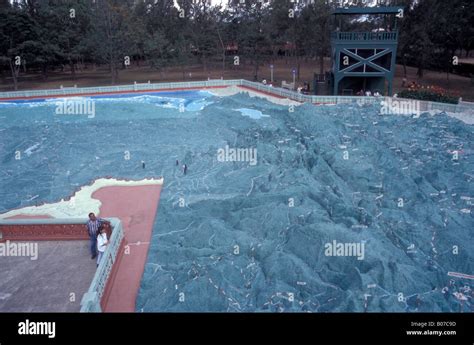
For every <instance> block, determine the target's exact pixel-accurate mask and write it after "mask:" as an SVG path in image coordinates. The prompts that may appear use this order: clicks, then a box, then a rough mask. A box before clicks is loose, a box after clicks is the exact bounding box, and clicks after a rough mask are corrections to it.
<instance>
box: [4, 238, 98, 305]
mask: <svg viewBox="0 0 474 345" xmlns="http://www.w3.org/2000/svg"><path fill="white" fill-rule="evenodd" d="M16 243H18V242H16ZM23 243H25V242H23ZM35 244H37V250H38V251H37V258H36V260H32V259H33V257H27V256H2V257H0V276H1V277H2V278H1V279H0V311H1V312H78V311H79V310H80V308H81V306H80V303H81V298H82V295H83V294H84V293H85V292H86V291H87V289H88V288H89V285H90V283H91V281H92V278H93V277H94V274H95V271H96V263H95V260H91V257H90V251H89V242H88V241H80V240H79V241H38V242H35Z"/></svg>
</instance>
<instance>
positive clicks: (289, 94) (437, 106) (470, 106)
mask: <svg viewBox="0 0 474 345" xmlns="http://www.w3.org/2000/svg"><path fill="white" fill-rule="evenodd" d="M219 86H244V87H248V88H251V89H254V90H257V91H263V92H266V93H269V94H272V95H276V96H279V97H284V98H288V99H291V100H294V101H298V102H310V103H313V104H343V103H358V104H375V103H378V102H380V101H381V100H382V99H385V100H388V99H390V98H391V97H365V96H312V95H305V94H301V93H298V92H295V91H292V90H287V89H283V88H279V87H273V86H269V85H264V84H262V83H257V82H252V81H248V80H244V79H236V80H222V79H216V80H205V81H190V82H172V83H143V84H133V85H120V86H100V87H85V88H62V89H52V90H32V91H14V92H0V98H3V99H6V100H8V99H12V100H13V99H16V98H22V97H38V98H41V97H51V96H57V97H65V96H68V95H75V96H76V95H82V94H100V93H110V92H117V93H119V92H129V91H144V92H145V91H150V90H165V89H183V88H205V87H219ZM392 100H395V98H392ZM396 100H404V101H414V100H413V99H411V100H408V99H401V98H396ZM417 102H418V104H419V105H420V110H421V111H429V110H440V111H447V112H453V113H468V114H474V103H469V102H460V103H459V104H447V103H438V102H429V101H419V100H417Z"/></svg>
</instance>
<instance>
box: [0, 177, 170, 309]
mask: <svg viewBox="0 0 474 345" xmlns="http://www.w3.org/2000/svg"><path fill="white" fill-rule="evenodd" d="M144 181H145V182H144V183H143V184H140V181H131V182H130V183H129V182H128V181H120V183H121V185H106V186H103V185H100V184H99V185H98V187H97V188H94V184H93V185H91V186H86V187H85V188H86V189H87V188H88V193H89V194H88V197H86V198H84V193H83V195H82V196H81V197H80V198H79V199H81V201H80V204H81V205H86V206H87V205H89V206H90V209H89V208H88V210H90V211H93V212H95V213H96V215H98V216H99V217H101V218H115V219H119V220H120V223H121V228H122V229H123V240H121V242H120V247H119V250H118V252H117V256H116V258H115V260H114V264H113V266H112V269H111V271H110V274H109V275H108V279H107V280H106V285H105V287H103V291H102V290H101V291H100V292H99V294H100V296H101V299H100V305H101V310H102V311H104V312H134V311H135V300H136V297H137V294H138V290H139V288H140V282H141V278H142V274H143V271H144V269H145V264H146V259H147V255H148V248H149V245H150V240H151V235H152V231H153V224H154V221H155V216H156V213H157V209H158V203H159V198H160V192H161V187H162V180H160V179H159V180H154V181H156V182H153V180H151V181H150V180H144ZM110 182H111V181H105V183H110ZM102 183H104V181H102ZM77 195H79V193H76V194H75V196H73V197H77ZM73 197H71V198H73ZM88 199H89V200H91V201H90V202H88V201H87V200H88ZM84 201H85V202H84ZM94 203H95V204H94ZM62 204H64V201H63V200H61V201H60V202H59V203H58V205H60V207H55V205H54V204H45V205H42V206H39V207H37V208H28V209H21V210H15V212H14V213H15V215H8V216H6V217H3V218H4V219H5V220H7V221H9V220H14V219H15V220H19V222H16V223H15V224H18V225H15V224H13V225H12V224H10V223H8V224H5V223H4V224H3V226H1V225H2V224H0V233H2V231H3V235H4V236H5V235H7V236H5V237H4V238H3V245H4V246H5V245H6V243H5V240H6V239H7V240H8V238H9V236H10V238H11V240H10V243H14V244H19V243H27V242H28V243H30V244H32V245H37V254H38V255H37V259H35V260H32V259H31V257H28V256H14V255H13V256H8V255H6V256H5V255H4V256H0V275H1V276H2V279H1V280H0V312H78V311H80V310H81V305H80V304H81V299H82V297H83V295H84V294H85V293H86V292H88V290H90V287H91V282H92V281H93V279H94V277H95V276H96V275H97V272H99V271H100V267H99V270H97V269H96V260H91V256H90V249H89V241H88V240H87V232H86V227H85V225H84V224H85V219H86V217H87V214H88V211H86V210H77V214H75V216H76V217H77V216H78V215H79V214H80V215H82V218H83V219H84V223H81V222H79V223H77V222H76V224H68V225H60V224H54V225H51V224H49V225H48V224H41V220H39V221H35V224H33V225H28V224H24V221H23V222H22V221H21V220H23V219H35V220H37V219H38V218H44V219H46V218H47V219H49V220H51V218H60V219H62V220H66V221H68V217H65V216H63V215H62V214H61V213H60V211H59V210H60V209H61V205H62ZM93 205H95V206H97V205H99V210H97V208H94V207H93ZM48 210H54V212H43V211H48ZM0 218H1V217H0ZM76 219H77V218H76ZM38 222H39V224H38ZM77 234H79V235H77ZM30 237H31V238H30ZM49 238H53V239H54V240H49ZM20 239H21V240H20ZM1 241H2V239H1V236H0V242H1ZM117 243H118V242H117ZM0 244H2V243H0ZM101 266H102V265H101Z"/></svg>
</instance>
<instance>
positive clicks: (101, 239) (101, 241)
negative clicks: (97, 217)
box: [97, 225, 109, 267]
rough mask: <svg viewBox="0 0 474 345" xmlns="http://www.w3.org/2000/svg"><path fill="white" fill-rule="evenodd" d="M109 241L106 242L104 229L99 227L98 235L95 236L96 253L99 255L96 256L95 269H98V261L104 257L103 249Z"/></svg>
mask: <svg viewBox="0 0 474 345" xmlns="http://www.w3.org/2000/svg"><path fill="white" fill-rule="evenodd" d="M108 244H109V241H108V240H107V233H106V232H105V227H104V226H103V225H101V226H100V227H99V233H98V235H97V252H98V253H99V255H98V256H97V267H99V263H100V260H101V259H102V257H103V256H104V252H105V249H106V248H107V245H108Z"/></svg>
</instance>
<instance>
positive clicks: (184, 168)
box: [183, 164, 188, 175]
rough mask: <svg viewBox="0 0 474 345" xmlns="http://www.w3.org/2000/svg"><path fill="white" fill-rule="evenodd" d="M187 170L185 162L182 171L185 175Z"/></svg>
mask: <svg viewBox="0 0 474 345" xmlns="http://www.w3.org/2000/svg"><path fill="white" fill-rule="evenodd" d="M187 172H188V166H187V165H186V164H184V165H183V173H184V175H186V173H187Z"/></svg>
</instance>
